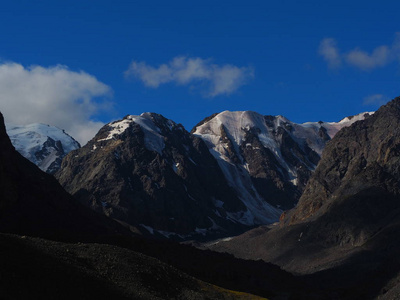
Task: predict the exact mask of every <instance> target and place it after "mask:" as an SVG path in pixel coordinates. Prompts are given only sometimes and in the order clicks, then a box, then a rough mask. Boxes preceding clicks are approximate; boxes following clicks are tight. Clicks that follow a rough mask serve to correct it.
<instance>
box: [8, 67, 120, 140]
mask: <svg viewBox="0 0 400 300" xmlns="http://www.w3.org/2000/svg"><path fill="white" fill-rule="evenodd" d="M110 95H111V88H110V87H109V86H107V85H105V84H104V83H102V82H100V81H98V80H97V79H96V78H95V77H93V76H91V75H89V74H87V73H85V72H82V71H81V72H74V71H71V70H69V69H68V68H67V67H65V66H60V65H59V66H54V67H49V68H44V67H41V66H31V67H28V68H25V67H24V66H22V65H20V64H17V63H13V62H9V63H2V64H0V111H1V112H2V113H3V114H4V117H5V119H6V122H9V123H14V124H21V125H23V124H29V123H36V122H38V123H46V124H50V125H54V126H57V127H59V128H61V129H65V131H66V132H68V133H69V134H71V135H72V136H73V137H74V138H76V139H77V140H78V141H79V142H80V143H81V144H85V143H86V142H87V141H88V140H89V139H90V138H92V137H93V136H94V135H95V133H96V132H97V131H98V130H99V128H100V127H101V126H102V125H104V124H103V123H102V122H98V121H95V120H93V117H94V116H95V115H96V114H97V113H99V111H101V110H102V109H106V108H110V106H111V105H112V104H111V102H110V101H109V100H108V99H109V96H110Z"/></svg>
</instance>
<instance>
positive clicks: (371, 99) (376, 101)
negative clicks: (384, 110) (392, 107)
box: [363, 94, 390, 106]
mask: <svg viewBox="0 0 400 300" xmlns="http://www.w3.org/2000/svg"><path fill="white" fill-rule="evenodd" d="M389 100H390V99H389V97H386V96H384V95H382V94H374V95H370V96H367V97H365V98H364V101H363V104H364V105H378V106H381V105H384V104H386V103H387V102H388V101H389Z"/></svg>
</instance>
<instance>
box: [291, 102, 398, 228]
mask: <svg viewBox="0 0 400 300" xmlns="http://www.w3.org/2000/svg"><path fill="white" fill-rule="evenodd" d="M399 125H400V98H396V99H394V100H393V101H391V102H390V103H388V104H387V105H385V106H383V107H381V108H380V109H379V110H378V111H377V112H376V113H375V114H374V115H373V116H371V117H369V118H367V119H366V120H365V121H362V122H357V123H356V124H354V125H353V126H351V127H348V128H344V129H343V130H342V131H340V132H339V133H338V134H337V135H336V136H335V138H334V140H332V141H331V142H329V143H328V144H327V146H326V148H325V150H324V153H323V155H322V158H321V161H320V163H319V165H318V167H317V169H316V170H315V173H314V175H313V176H312V178H311V179H310V181H309V183H308V185H307V187H306V189H305V191H304V193H303V195H302V197H301V199H300V201H299V204H298V206H297V208H296V210H294V211H293V213H292V214H291V216H290V220H289V222H290V223H299V222H302V221H305V220H307V219H308V218H311V219H312V218H316V217H318V216H320V215H322V214H324V213H325V212H327V211H328V210H329V209H330V208H331V206H332V205H338V204H339V203H341V202H342V201H344V199H347V198H351V197H355V196H357V195H358V194H359V193H364V194H365V193H366V192H365V191H370V193H377V195H379V192H378V191H382V193H389V194H390V195H393V196H394V197H397V196H398V195H399V192H400V189H399V179H400V171H399V170H400V157H399V154H400V131H399ZM367 194H368V193H367ZM386 204H387V203H385V202H382V203H381V205H379V206H380V207H381V208H384V207H385V206H386ZM378 208H379V207H376V209H378ZM380 210H381V209H378V211H380ZM355 212H356V211H355ZM371 213H377V211H376V210H374V211H371Z"/></svg>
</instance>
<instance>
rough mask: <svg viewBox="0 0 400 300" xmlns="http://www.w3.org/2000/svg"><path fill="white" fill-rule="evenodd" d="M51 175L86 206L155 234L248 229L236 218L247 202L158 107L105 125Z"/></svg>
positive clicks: (179, 235) (209, 157) (199, 143)
mask: <svg viewBox="0 0 400 300" xmlns="http://www.w3.org/2000/svg"><path fill="white" fill-rule="evenodd" d="M56 177H57V178H58V180H59V181H60V183H61V184H62V185H63V186H64V188H65V189H66V190H67V191H68V192H70V193H71V194H73V195H74V196H75V197H76V198H77V199H79V200H80V201H81V202H83V203H85V204H86V205H88V206H90V207H92V208H93V209H95V210H97V211H101V212H103V213H105V214H106V215H107V216H110V217H112V218H116V219H118V220H121V221H123V222H126V223H128V224H131V225H141V226H142V228H143V231H144V232H148V233H151V234H154V235H156V236H157V235H158V236H160V237H162V236H166V237H173V236H175V237H177V238H183V239H185V238H186V239H187V238H192V237H194V236H200V237H201V236H204V235H206V234H217V235H218V234H227V233H228V232H237V231H241V230H244V228H245V226H243V225H241V224H240V223H237V222H236V219H237V218H240V217H241V215H240V214H241V213H242V212H243V211H244V210H245V206H244V205H243V203H242V202H241V201H240V200H239V199H238V197H237V196H236V195H235V193H234V192H233V191H232V190H231V189H230V187H229V186H228V184H227V182H226V180H225V178H224V175H223V173H222V172H221V170H220V169H219V166H218V163H217V162H216V161H215V159H214V158H213V156H212V155H211V154H210V153H209V151H208V148H207V147H206V145H205V144H204V142H203V141H202V140H201V139H200V138H198V137H196V136H193V135H190V134H189V133H188V132H187V131H186V130H185V129H184V128H183V126H182V125H180V124H176V123H174V122H173V121H171V120H168V119H166V118H164V117H163V116H161V115H158V114H154V113H145V114H142V115H140V116H131V115H129V116H127V117H125V118H124V119H123V120H120V121H117V122H114V123H110V124H108V125H106V126H104V127H103V128H102V129H101V130H100V131H99V133H98V134H97V135H96V136H95V137H94V138H93V139H92V140H91V141H89V142H88V143H87V145H85V146H84V147H82V148H80V149H79V150H76V151H72V152H71V153H70V154H69V155H68V156H67V157H66V158H65V159H64V161H63V163H62V167H61V170H60V171H59V172H58V173H57V174H56ZM237 215H239V216H237Z"/></svg>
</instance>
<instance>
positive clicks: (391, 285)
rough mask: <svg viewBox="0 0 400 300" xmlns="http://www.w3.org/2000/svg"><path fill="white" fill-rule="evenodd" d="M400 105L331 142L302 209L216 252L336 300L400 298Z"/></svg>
mask: <svg viewBox="0 0 400 300" xmlns="http://www.w3.org/2000/svg"><path fill="white" fill-rule="evenodd" d="M399 128H400V98H396V99H394V100H393V101H391V102H390V103H388V104H387V105H385V106H383V107H381V108H380V109H379V110H378V111H377V112H376V113H375V114H374V115H373V116H371V117H369V118H367V119H366V120H364V121H360V122H356V123H355V124H353V125H352V126H350V127H348V128H344V129H342V130H341V131H340V132H339V133H338V134H337V135H336V136H335V137H334V138H333V139H332V141H330V142H328V144H327V146H326V148H325V150H324V152H323V155H322V158H321V161H320V163H319V164H318V167H317V169H316V171H315V173H314V174H313V176H312V177H311V179H310V181H309V183H308V184H307V186H306V188H305V192H304V193H303V195H302V197H301V199H300V201H299V204H298V205H297V207H296V208H295V209H293V210H291V211H289V212H288V213H287V214H286V215H285V216H283V221H281V223H280V224H279V225H278V226H276V227H275V228H272V229H270V228H266V227H263V228H258V229H256V230H253V231H251V232H248V233H246V234H244V235H242V236H239V237H237V238H234V239H232V240H230V241H228V242H219V243H216V244H214V245H212V246H211V248H212V249H215V250H219V251H228V252H230V253H234V254H235V255H236V256H238V257H243V258H251V259H260V258H262V259H263V260H265V261H269V262H273V263H276V264H278V265H279V266H282V267H283V268H284V269H286V270H289V271H291V272H295V273H298V274H307V275H305V276H304V277H303V278H304V279H306V280H312V281H314V282H315V283H317V284H318V285H319V286H320V287H321V288H323V289H324V290H325V291H326V292H328V293H329V294H330V295H331V296H332V297H338V298H339V299H342V298H348V299H353V298H354V297H363V298H365V299H372V298H376V297H383V298H385V297H388V299H391V298H390V297H393V295H394V294H395V295H396V296H395V297H394V299H395V298H396V297H399V296H400V294H398V290H399V285H398V282H399V281H398V274H399V272H400V260H399V257H398V253H399V251H400V184H399V183H400V151H399V149H400V131H399Z"/></svg>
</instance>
